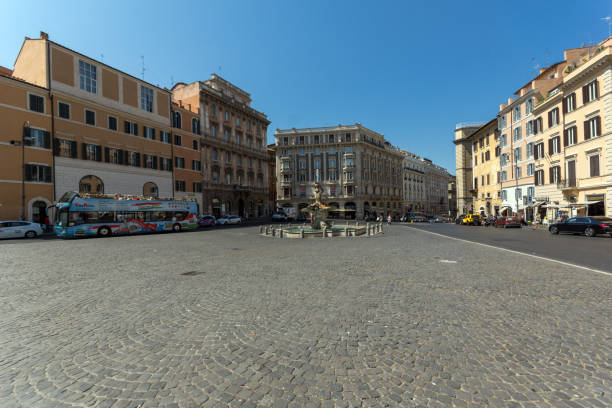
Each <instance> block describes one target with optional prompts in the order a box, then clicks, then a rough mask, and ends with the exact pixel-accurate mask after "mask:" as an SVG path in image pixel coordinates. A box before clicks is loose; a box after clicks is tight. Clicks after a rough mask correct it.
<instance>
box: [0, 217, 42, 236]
mask: <svg viewBox="0 0 612 408" xmlns="http://www.w3.org/2000/svg"><path fill="white" fill-rule="evenodd" d="M42 233H43V230H42V228H41V226H40V224H37V223H35V222H28V221H0V238H36V237H37V236H38V235H42Z"/></svg>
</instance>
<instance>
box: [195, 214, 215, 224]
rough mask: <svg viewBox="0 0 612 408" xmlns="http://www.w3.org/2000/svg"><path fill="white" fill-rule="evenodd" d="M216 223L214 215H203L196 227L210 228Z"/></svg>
mask: <svg viewBox="0 0 612 408" xmlns="http://www.w3.org/2000/svg"><path fill="white" fill-rule="evenodd" d="M216 223H217V219H216V218H215V216H214V215H203V216H201V217H200V218H199V219H198V225H199V226H200V227H212V226H213V225H215V224H216Z"/></svg>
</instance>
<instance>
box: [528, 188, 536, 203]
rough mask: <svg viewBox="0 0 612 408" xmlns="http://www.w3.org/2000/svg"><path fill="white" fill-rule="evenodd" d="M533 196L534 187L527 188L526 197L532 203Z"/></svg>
mask: <svg viewBox="0 0 612 408" xmlns="http://www.w3.org/2000/svg"><path fill="white" fill-rule="evenodd" d="M534 196H535V187H527V197H528V198H529V201H533V197H534Z"/></svg>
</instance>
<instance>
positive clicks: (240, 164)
mask: <svg viewBox="0 0 612 408" xmlns="http://www.w3.org/2000/svg"><path fill="white" fill-rule="evenodd" d="M237 158H238V166H241V167H242V156H240V155H238V156H237ZM285 164H287V165H289V163H287V162H285ZM287 168H289V167H287Z"/></svg>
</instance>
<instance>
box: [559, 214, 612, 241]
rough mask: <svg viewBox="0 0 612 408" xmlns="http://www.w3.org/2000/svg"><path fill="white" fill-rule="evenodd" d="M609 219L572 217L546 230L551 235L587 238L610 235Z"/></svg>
mask: <svg viewBox="0 0 612 408" xmlns="http://www.w3.org/2000/svg"><path fill="white" fill-rule="evenodd" d="M610 225H612V219H610V218H594V217H574V218H569V219H567V220H565V221H561V222H558V223H556V224H553V225H551V226H550V227H549V228H548V231H550V233H551V234H559V233H565V234H581V235H582V234H584V235H586V236H587V237H594V236H595V235H598V234H610V233H611V232H612V231H611V230H610Z"/></svg>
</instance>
